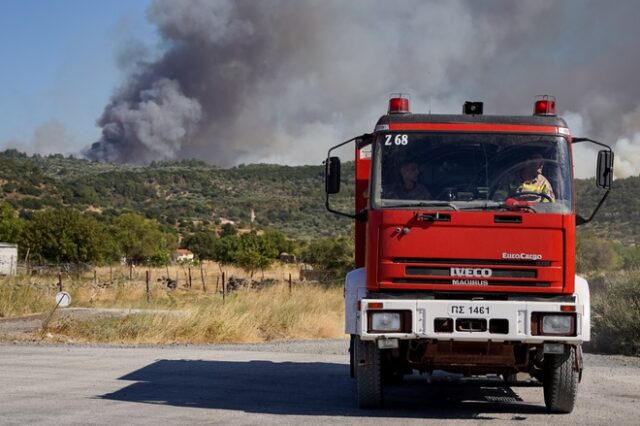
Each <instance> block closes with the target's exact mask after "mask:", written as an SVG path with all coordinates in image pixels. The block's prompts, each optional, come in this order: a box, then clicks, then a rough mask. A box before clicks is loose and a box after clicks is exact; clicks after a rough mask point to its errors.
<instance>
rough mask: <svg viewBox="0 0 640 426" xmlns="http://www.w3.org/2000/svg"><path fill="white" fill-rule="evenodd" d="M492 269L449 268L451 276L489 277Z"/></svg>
mask: <svg viewBox="0 0 640 426" xmlns="http://www.w3.org/2000/svg"><path fill="white" fill-rule="evenodd" d="M491 275H493V271H492V270H491V269H488V268H451V276H452V277H474V278H489V277H490V276H491Z"/></svg>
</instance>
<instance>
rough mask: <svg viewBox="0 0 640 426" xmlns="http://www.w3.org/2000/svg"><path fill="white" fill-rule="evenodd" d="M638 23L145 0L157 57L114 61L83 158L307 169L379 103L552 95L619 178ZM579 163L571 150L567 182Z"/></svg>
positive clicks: (535, 11) (633, 169)
mask: <svg viewBox="0 0 640 426" xmlns="http://www.w3.org/2000/svg"><path fill="white" fill-rule="evenodd" d="M639 15H640V3H638V2H636V1H633V0H621V1H616V2H615V4H612V3H610V2H606V1H596V0H591V1H589V0H587V1H581V0H570V1H563V2H557V1H536V2H513V1H509V0H495V1H483V2H477V1H472V0H453V1H446V2H444V1H421V0H406V1H402V2H388V1H369V0H367V1H364V0H352V1H348V2H345V1H339V0H323V1H314V0H308V1H304V0H264V1H259V2H257V1H251V0H237V1H225V0H219V1H213V0H212V1H208V0H191V1H186V0H185V1H179V2H177V1H172V0H156V1H154V2H153V3H152V4H151V5H150V7H149V10H148V18H149V20H150V22H152V23H153V24H154V25H155V26H156V27H157V29H158V32H159V34H160V36H161V39H162V47H161V50H160V52H155V54H154V55H149V54H142V53H141V54H140V55H139V56H138V55H136V54H135V52H142V50H141V49H140V48H139V46H134V47H135V48H129V49H128V50H126V52H127V53H126V54H123V55H121V57H120V58H119V61H120V62H121V63H122V65H123V66H124V68H126V69H128V70H131V71H130V74H129V78H128V79H127V81H126V82H125V83H124V85H123V87H121V88H120V89H119V90H118V91H117V92H116V93H115V94H114V96H113V98H112V100H111V102H110V103H109V105H107V107H106V108H105V111H104V113H103V115H102V117H101V118H100V119H99V121H98V124H99V125H100V126H101V128H102V129H103V137H102V138H101V140H100V141H98V142H96V143H95V144H93V146H92V147H90V148H89V149H88V150H87V151H86V154H87V156H88V157H89V158H93V159H98V160H102V161H115V162H133V163H144V162H148V161H151V160H155V159H168V158H169V159H170V158H176V159H179V158H200V159H203V160H206V161H208V162H211V163H214V164H219V165H223V166H228V165H233V164H238V163H241V162H280V163H287V164H317V163H319V162H320V161H321V159H322V157H323V156H324V154H325V153H326V150H327V148H328V147H329V146H331V145H333V144H335V143H337V142H339V141H340V140H344V139H346V138H348V137H351V136H353V135H356V134H359V133H362V132H364V131H370V130H371V129H372V127H373V125H374V123H375V121H376V120H377V117H378V116H379V115H381V114H383V113H384V112H385V110H386V100H387V98H388V95H389V94H390V93H392V92H398V91H401V92H408V93H410V94H411V98H412V110H414V111H416V112H427V111H429V110H430V111H431V112H434V113H451V112H459V111H460V108H461V105H462V103H463V102H464V101H465V100H483V101H485V111H486V112H487V113H491V114H530V113H531V111H532V106H533V100H534V98H535V95H538V94H552V95H555V96H556V98H557V104H558V107H559V110H560V111H559V112H560V113H564V114H566V115H567V119H568V121H569V122H570V124H572V125H573V127H574V134H576V135H578V136H590V137H593V138H597V139H600V140H602V141H604V142H607V143H616V145H618V147H619V153H618V156H617V161H618V162H617V164H618V171H619V173H618V176H628V175H631V174H638V173H639V172H640V158H639V157H640V155H639V154H640V124H638V120H639V119H640V85H637V84H634V83H635V79H634V78H635V76H636V69H637V65H638V62H640V44H638V43H637V40H638V39H640V30H639V29H638V27H637V25H636V24H635V19H636V17H637V16H639ZM150 57H155V58H157V59H155V60H149V59H148V58H150ZM577 129H579V130H581V131H584V132H587V133H582V134H577V132H576V131H575V130H577ZM589 155H591V152H590V151H588V150H582V151H581V150H578V151H577V152H576V158H577V159H580V160H581V161H579V162H577V166H576V174H577V175H578V176H580V175H582V174H584V175H588V174H592V173H593V172H592V170H590V169H591V168H592V167H591V166H589V167H588V168H586V166H583V164H589V165H592V164H594V161H593V158H592V157H590V156H589ZM623 155H624V158H622V156H623ZM587 157H589V158H588V160H587ZM582 158H585V160H584V161H582Z"/></svg>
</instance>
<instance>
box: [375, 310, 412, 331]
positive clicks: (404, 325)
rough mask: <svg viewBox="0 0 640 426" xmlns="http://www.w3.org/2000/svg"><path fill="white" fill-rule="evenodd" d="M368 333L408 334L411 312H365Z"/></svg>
mask: <svg viewBox="0 0 640 426" xmlns="http://www.w3.org/2000/svg"><path fill="white" fill-rule="evenodd" d="M367 332H368V333H389V332H393V333H410V332H411V311H405V310H398V311H391V310H377V309H371V310H369V311H368V312H367Z"/></svg>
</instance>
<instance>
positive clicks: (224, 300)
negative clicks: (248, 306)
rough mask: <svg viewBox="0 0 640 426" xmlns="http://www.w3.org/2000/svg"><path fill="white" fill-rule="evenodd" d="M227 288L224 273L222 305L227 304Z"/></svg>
mask: <svg viewBox="0 0 640 426" xmlns="http://www.w3.org/2000/svg"><path fill="white" fill-rule="evenodd" d="M226 293H227V286H226V285H225V284H224V272H223V273H222V304H223V305H224V303H225V302H226V298H227V294H226Z"/></svg>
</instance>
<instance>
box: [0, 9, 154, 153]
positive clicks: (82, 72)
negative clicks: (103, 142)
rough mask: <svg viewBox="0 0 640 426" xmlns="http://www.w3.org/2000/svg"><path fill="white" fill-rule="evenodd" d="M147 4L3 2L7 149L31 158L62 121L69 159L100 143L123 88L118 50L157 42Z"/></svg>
mask: <svg viewBox="0 0 640 426" xmlns="http://www.w3.org/2000/svg"><path fill="white" fill-rule="evenodd" d="M147 5H148V1H146V0H108V1H102V0H55V1H53V0H3V1H2V2H1V3H0V10H1V13H0V57H1V58H2V65H1V66H0V149H3V148H5V147H7V146H15V145H17V146H18V147H19V148H23V147H24V148H23V150H27V151H28V150H29V149H28V147H29V146H30V144H31V141H32V139H33V137H34V130H35V129H36V128H38V127H40V126H41V125H43V124H44V123H47V122H50V121H51V120H55V121H56V122H58V123H60V124H62V125H63V126H64V129H65V130H66V135H67V136H68V144H69V145H73V147H71V146H69V149H68V150H67V152H73V151H74V150H76V151H77V150H79V149H81V148H82V147H83V146H86V145H88V144H89V143H91V142H94V141H95V140H97V139H98V137H99V135H100V131H99V129H98V128H96V126H95V121H96V119H97V118H98V117H99V115H100V114H101V112H102V110H103V108H104V106H105V105H106V103H107V102H108V100H109V97H110V95H111V93H112V91H113V90H114V88H116V87H117V86H118V84H119V83H120V82H121V81H122V79H123V78H122V73H121V72H120V70H119V69H118V66H117V59H116V56H117V52H118V49H119V48H120V47H121V46H122V45H123V44H124V43H126V42H127V41H128V40H130V39H131V38H136V39H138V40H142V41H143V42H145V43H154V42H155V32H154V28H153V27H151V26H150V25H149V23H148V22H147V20H146V17H145V11H146V8H147Z"/></svg>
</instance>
